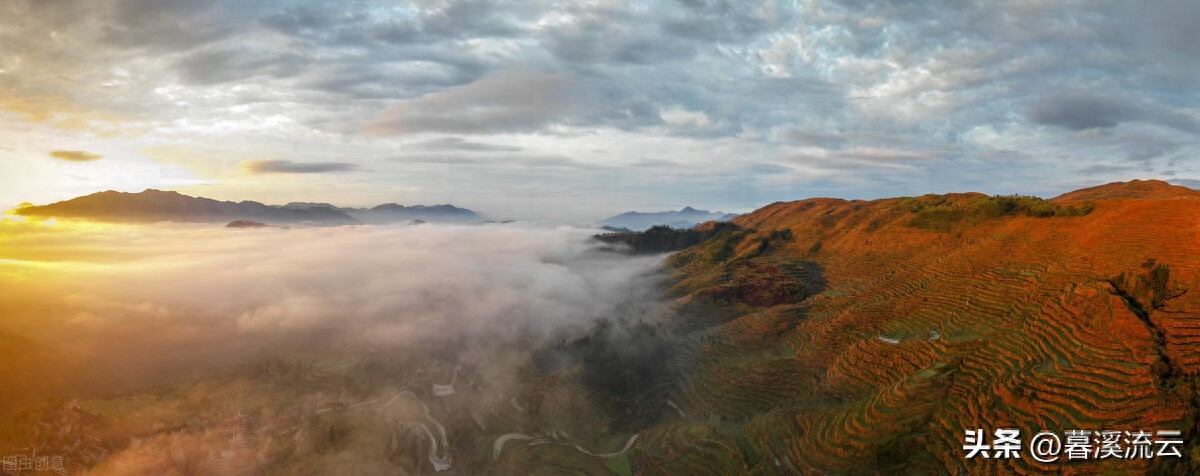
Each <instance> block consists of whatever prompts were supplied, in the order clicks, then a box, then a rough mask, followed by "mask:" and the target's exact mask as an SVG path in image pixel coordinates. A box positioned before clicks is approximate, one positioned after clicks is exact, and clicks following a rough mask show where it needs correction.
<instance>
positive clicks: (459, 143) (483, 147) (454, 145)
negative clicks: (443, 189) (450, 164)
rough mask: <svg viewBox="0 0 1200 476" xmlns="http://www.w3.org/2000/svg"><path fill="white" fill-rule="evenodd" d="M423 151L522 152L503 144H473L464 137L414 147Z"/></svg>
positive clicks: (441, 139) (435, 140) (519, 149)
mask: <svg viewBox="0 0 1200 476" xmlns="http://www.w3.org/2000/svg"><path fill="white" fill-rule="evenodd" d="M414 148H417V149H421V150H433V151H461V152H520V151H521V148H520V147H517V146H511V145H503V144H488V143H484V142H472V141H468V140H466V139H463V138H462V137H442V138H440V139H433V140H429V141H425V142H422V143H420V144H417V145H415V146H414Z"/></svg>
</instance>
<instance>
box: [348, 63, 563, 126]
mask: <svg viewBox="0 0 1200 476" xmlns="http://www.w3.org/2000/svg"><path fill="white" fill-rule="evenodd" d="M565 86H566V78H565V77H563V76H561V75H546V74H539V73H533V72H507V73H500V74H496V75H492V76H488V77H486V78H483V79H480V80H479V81H476V82H473V83H471V84H468V85H466V86H461V87H457V88H450V89H446V90H443V91H439V92H436V93H431V94H427V95H424V96H420V97H418V98H415V99H410V100H407V101H400V102H398V103H396V104H394V105H392V106H391V107H389V108H387V109H386V110H384V111H383V112H382V113H381V114H379V116H378V117H377V118H376V119H375V121H374V122H372V123H370V124H368V125H367V127H366V128H365V132H366V133H367V134H368V135H376V136H383V135H402V134H413V133H418V132H448V133H456V134H487V133H496V132H514V131H531V130H536V129H538V128H540V127H542V126H545V125H547V124H550V123H551V122H553V121H554V120H555V119H557V118H559V117H561V115H562V114H563V113H564V112H565V111H566V109H567V103H566V97H565V91H564V90H565Z"/></svg>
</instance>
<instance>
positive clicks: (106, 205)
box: [15, 189, 483, 225]
mask: <svg viewBox="0 0 1200 476" xmlns="http://www.w3.org/2000/svg"><path fill="white" fill-rule="evenodd" d="M15 213H17V214H19V215H25V216H38V217H62V218H85V219H90V220H100V221H110V222H134V223H149V222H161V221H178V222H220V223H228V222H231V221H247V222H260V223H277V224H278V223H310V224H319V225H346V224H355V223H381V224H382V223H410V222H412V221H413V220H422V221H425V222H431V223H476V222H481V221H483V219H482V218H480V217H479V215H477V214H476V213H475V212H473V211H471V210H467V209H465V208H458V207H455V206H453V205H434V206H425V205H414V206H407V207H406V206H403V205H397V204H395V203H388V204H384V205H379V206H377V207H374V208H339V207H336V206H333V205H331V204H328V203H305V202H292V203H289V204H287V205H264V204H262V203H259V202H254V201H242V202H230V201H219V200H213V199H210V198H202V197H192V196H188V195H183V194H181V193H178V192H165V191H161V190H154V189H148V190H145V191H142V192H137V193H127V192H114V191H111V190H109V191H106V192H99V193H93V194H91V195H85V196H82V197H77V198H73V199H70V200H65V201H62V202H57V203H51V204H49V205H41V206H28V207H22V208H19V209H17V210H16V211H15Z"/></svg>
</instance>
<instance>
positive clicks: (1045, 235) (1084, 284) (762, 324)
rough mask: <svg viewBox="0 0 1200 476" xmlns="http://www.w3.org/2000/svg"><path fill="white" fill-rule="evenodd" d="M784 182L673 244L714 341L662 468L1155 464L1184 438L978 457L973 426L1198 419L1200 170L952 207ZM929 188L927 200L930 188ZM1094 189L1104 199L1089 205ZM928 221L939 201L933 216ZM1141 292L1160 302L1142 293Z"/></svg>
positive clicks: (1026, 427)
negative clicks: (947, 216)
mask: <svg viewBox="0 0 1200 476" xmlns="http://www.w3.org/2000/svg"><path fill="white" fill-rule="evenodd" d="M985 198H986V197H984V196H982V195H978V194H957V195H950V196H940V197H919V198H915V199H888V200H878V201H872V202H862V201H842V200H830V199H813V200H804V201H799V202H791V203H776V204H773V205H770V206H767V207H765V208H763V209H760V210H758V211H756V212H754V213H752V214H749V215H745V216H742V217H739V218H737V219H736V220H734V223H736V224H737V225H739V226H741V227H742V228H743V231H739V232H736V233H727V234H725V235H723V236H721V237H718V238H715V239H713V240H710V241H708V242H706V243H704V244H702V245H700V246H698V247H694V248H691V249H689V250H686V251H684V252H681V253H679V254H677V255H675V256H673V257H672V258H671V259H670V260H669V264H670V265H671V266H673V268H674V270H675V275H674V277H673V278H672V281H671V283H672V285H673V288H672V291H671V292H672V295H673V296H675V299H676V304H675V307H674V310H673V313H672V314H671V316H670V317H669V319H670V323H669V324H671V328H672V329H674V330H675V331H676V332H678V333H679V334H681V335H684V336H686V337H685V339H686V340H687V341H689V342H692V343H693V344H694V346H693V348H694V349H695V352H693V353H690V354H688V355H687V357H686V359H688V361H687V362H681V363H680V364H679V365H677V368H681V369H691V370H690V373H687V375H684V376H683V378H682V379H681V381H683V382H684V384H683V388H682V389H681V390H680V395H678V396H676V398H675V402H677V404H678V407H679V409H680V415H686V416H687V417H686V418H683V417H682V416H681V417H680V418H678V419H673V420H670V421H667V422H665V423H663V424H661V425H659V426H658V427H656V428H654V429H653V430H651V431H649V432H647V434H646V436H645V437H644V438H643V440H642V442H641V443H640V444H639V445H637V446H636V447H635V448H634V450H633V451H631V453H630V461H631V464H632V466H633V468H634V469H635V470H639V471H644V472H647V473H662V472H667V473H680V474H684V473H686V474H721V473H728V472H748V473H754V474H780V473H794V472H810V473H858V472H875V471H896V470H901V471H905V472H909V473H920V474H929V473H942V474H958V473H961V472H969V473H992V474H1001V473H1003V474H1008V473H1022V474H1028V473H1041V472H1047V471H1053V472H1058V471H1061V472H1064V473H1067V474H1089V473H1096V472H1106V471H1107V472H1114V471H1115V472H1121V473H1126V472H1135V473H1136V472H1145V471H1152V472H1157V471H1160V470H1161V471H1166V470H1175V471H1187V470H1194V468H1196V467H1194V466H1192V465H1193V464H1194V463H1193V461H1192V457H1191V456H1190V455H1185V457H1184V458H1176V459H1172V460H1131V461H1124V460H1088V461H1071V462H1065V461H1063V462H1059V463H1054V464H1041V463H1038V462H1037V461H1034V460H1033V459H1031V458H1029V457H1028V456H1026V457H1024V458H1021V459H982V458H975V459H970V460H968V459H965V458H964V454H965V452H964V451H963V450H962V446H963V444H964V430H967V429H976V428H982V429H984V430H985V431H986V432H987V433H988V434H990V433H991V431H992V430H994V429H996V428H1019V429H1021V430H1022V435H1023V436H1024V438H1025V439H1026V440H1027V439H1028V437H1029V436H1032V435H1034V434H1036V433H1037V432H1039V431H1041V430H1050V431H1054V432H1057V433H1059V434H1062V432H1063V431H1065V430H1069V429H1085V430H1102V429H1114V430H1148V431H1154V430H1165V429H1178V430H1182V431H1183V432H1184V435H1185V437H1186V440H1187V442H1186V443H1185V446H1187V447H1188V450H1189V451H1190V450H1193V449H1195V448H1197V442H1196V441H1195V440H1196V439H1195V436H1194V435H1193V428H1192V426H1193V425H1194V424H1195V423H1194V422H1195V420H1196V416H1197V413H1198V411H1200V408H1198V407H1197V403H1196V402H1200V397H1198V396H1197V394H1196V390H1197V381H1198V380H1200V378H1197V377H1196V376H1197V374H1198V373H1200V347H1197V343H1200V301H1198V300H1200V297H1198V296H1197V293H1194V292H1188V290H1190V289H1193V288H1200V282H1198V279H1200V274H1198V271H1200V256H1197V254H1196V252H1197V246H1198V245H1200V192H1195V191H1192V190H1188V189H1183V188H1181V187H1173V186H1169V185H1167V184H1165V183H1161V182H1134V183H1129V184H1112V185H1108V186H1104V187H1099V188H1095V189H1089V190H1082V191H1079V192H1075V193H1073V194H1069V195H1067V196H1064V197H1061V198H1059V199H1056V200H1053V201H1051V202H1050V203H1049V204H1046V205H1045V206H1047V207H1049V206H1054V207H1060V208H1071V210H1072V213H1071V214H1067V216H1045V215H1043V216H1026V215H1021V214H1012V215H1005V216H999V217H991V218H988V219H986V220H976V221H973V222H969V223H968V222H965V221H964V222H947V223H945V224H944V226H941V225H939V226H938V229H930V228H929V227H923V226H914V224H915V223H918V222H917V221H916V220H915V219H914V216H913V215H914V212H913V211H912V210H914V209H916V208H920V207H921V206H922V205H921V204H922V201H925V202H928V203H936V204H937V206H939V207H941V208H940V209H950V210H952V211H953V210H966V211H968V212H969V210H970V209H971V207H975V206H978V205H979V204H980V203H982V202H981V200H984V199H985ZM914 204H915V205H914ZM1077 209H1085V210H1089V211H1090V212H1088V213H1086V214H1081V213H1076V212H1074V210H1077ZM926 223H927V222H921V223H920V224H922V225H924V224H926ZM1139 312H1141V313H1142V314H1144V315H1139Z"/></svg>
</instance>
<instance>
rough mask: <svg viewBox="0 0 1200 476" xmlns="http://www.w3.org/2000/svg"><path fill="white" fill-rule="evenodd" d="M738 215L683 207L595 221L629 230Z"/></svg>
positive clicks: (686, 225) (693, 223) (678, 225)
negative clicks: (676, 209) (675, 209)
mask: <svg viewBox="0 0 1200 476" xmlns="http://www.w3.org/2000/svg"><path fill="white" fill-rule="evenodd" d="M736 216H738V215H737V214H734V213H725V212H720V211H717V212H710V211H708V210H697V209H695V208H692V207H684V208H682V209H680V210H678V211H674V210H669V211H665V212H639V211H629V212H625V213H621V214H617V215H613V216H611V217H608V218H605V219H603V220H600V221H599V222H597V225H598V226H600V227H611V228H624V229H628V230H631V231H643V230H646V229H649V228H650V227H653V226H658V225H665V226H670V227H672V228H691V227H693V226H696V225H699V224H701V223H704V222H709V221H729V220H730V219H732V218H734V217H736Z"/></svg>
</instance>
